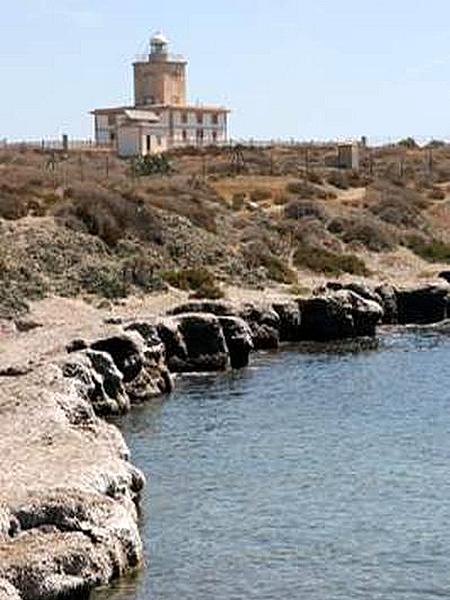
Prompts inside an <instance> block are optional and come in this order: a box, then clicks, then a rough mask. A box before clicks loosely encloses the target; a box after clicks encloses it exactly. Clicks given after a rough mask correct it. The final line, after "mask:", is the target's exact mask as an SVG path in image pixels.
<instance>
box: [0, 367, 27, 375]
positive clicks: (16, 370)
mask: <svg viewBox="0 0 450 600" xmlns="http://www.w3.org/2000/svg"><path fill="white" fill-rule="evenodd" d="M31 370H32V367H31V366H29V365H10V366H9V367H6V368H5V369H0V377H22V376H23V375H27V374H28V373H29V372H30V371H31Z"/></svg>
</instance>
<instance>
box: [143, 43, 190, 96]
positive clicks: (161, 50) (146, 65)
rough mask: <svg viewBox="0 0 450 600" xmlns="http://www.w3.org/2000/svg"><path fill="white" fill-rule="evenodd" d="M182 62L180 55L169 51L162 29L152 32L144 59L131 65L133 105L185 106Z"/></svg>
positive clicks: (184, 63)
mask: <svg viewBox="0 0 450 600" xmlns="http://www.w3.org/2000/svg"><path fill="white" fill-rule="evenodd" d="M186 65H187V62H186V60H185V59H184V58H183V57H180V56H172V55H170V54H169V42H168V40H167V38H166V37H165V36H164V35H163V34H162V33H156V34H155V35H153V37H152V38H151V40H150V54H149V55H148V59H147V60H145V61H139V62H135V63H134V65H133V67H134V103H135V106H137V107H145V106H151V105H155V104H159V105H164V106H185V105H186Z"/></svg>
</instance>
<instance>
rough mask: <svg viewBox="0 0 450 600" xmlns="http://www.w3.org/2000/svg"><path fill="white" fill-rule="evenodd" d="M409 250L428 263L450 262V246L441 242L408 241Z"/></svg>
mask: <svg viewBox="0 0 450 600" xmlns="http://www.w3.org/2000/svg"><path fill="white" fill-rule="evenodd" d="M408 246H409V248H410V249H411V250H412V251H413V252H414V253H415V254H417V255H418V256H420V257H421V258H423V259H424V260H427V261H428V262H450V244H447V243H446V242H443V241H442V240H431V241H430V242H427V241H424V240H422V239H419V238H417V239H414V238H413V239H410V240H409V243H408Z"/></svg>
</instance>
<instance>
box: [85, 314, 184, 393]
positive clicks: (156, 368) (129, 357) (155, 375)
mask: <svg viewBox="0 0 450 600" xmlns="http://www.w3.org/2000/svg"><path fill="white" fill-rule="evenodd" d="M149 327H150V326H149ZM144 329H145V324H144V323H135V324H131V325H130V326H129V327H128V331H125V332H124V333H121V334H120V333H119V334H117V335H114V336H111V337H106V338H103V339H101V340H98V341H96V342H94V343H93V344H91V346H90V348H91V349H93V350H97V351H100V352H106V353H107V354H109V355H110V356H111V357H112V359H113V361H114V363H115V365H116V367H117V368H118V369H119V371H120V372H121V373H122V375H123V381H124V386H125V390H126V392H127V394H128V396H129V398H130V401H131V403H134V404H136V403H141V402H144V401H146V400H150V399H152V398H154V397H155V396H159V395H161V394H162V393H166V392H170V391H171V390H172V388H173V384H172V379H171V377H170V374H169V372H168V369H167V365H166V362H165V347H164V345H163V343H162V341H161V339H160V338H159V337H157V329H156V328H151V333H150V331H147V333H146V331H145V330H144ZM139 331H141V332H142V333H143V335H144V336H146V338H144V337H143V336H142V335H141V334H140V333H139Z"/></svg>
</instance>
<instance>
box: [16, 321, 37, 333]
mask: <svg viewBox="0 0 450 600" xmlns="http://www.w3.org/2000/svg"><path fill="white" fill-rule="evenodd" d="M15 324H16V328H17V331H19V332H20V333H27V332H28V331H33V329H39V328H40V327H42V323H38V322H37V321H33V320H31V319H16V321H15Z"/></svg>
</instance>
